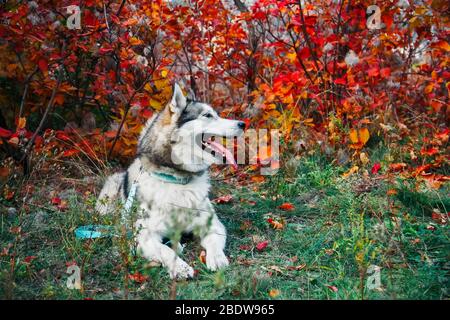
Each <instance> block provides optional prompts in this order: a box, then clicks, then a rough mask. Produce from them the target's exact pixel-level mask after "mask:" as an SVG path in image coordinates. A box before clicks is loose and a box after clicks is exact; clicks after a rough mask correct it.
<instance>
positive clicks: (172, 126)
mask: <svg viewBox="0 0 450 320" xmlns="http://www.w3.org/2000/svg"><path fill="white" fill-rule="evenodd" d="M243 126H244V124H243V123H242V122H240V121H236V120H227V119H223V118H220V117H219V116H218V115H217V113H216V112H214V110H213V109H212V108H211V107H210V106H209V105H207V104H205V103H201V102H197V101H195V100H193V101H190V100H188V99H186V98H185V96H184V95H183V93H182V91H181V89H180V87H179V86H178V85H175V86H174V90H173V96H172V99H171V101H170V102H169V103H168V105H167V106H166V107H165V109H164V110H163V111H162V112H160V113H159V114H156V115H154V116H153V117H152V118H151V119H149V120H148V122H147V124H146V125H145V127H144V129H143V130H142V132H141V135H140V138H139V143H138V150H137V157H136V159H135V160H134V161H133V163H132V164H131V165H130V167H129V168H128V169H127V170H126V171H125V172H122V173H116V174H114V175H112V176H110V177H109V178H108V179H107V181H106V182H105V185H104V187H103V189H102V191H101V192H100V195H99V199H98V201H97V211H99V212H100V213H104V214H106V213H108V212H110V211H111V210H112V207H113V205H114V202H116V201H117V200H121V201H125V200H126V198H127V196H128V194H129V192H130V188H131V185H132V184H136V186H137V189H136V197H135V199H136V201H137V202H138V203H139V209H140V210H139V212H140V215H139V218H138V220H137V222H136V223H137V228H138V230H140V231H139V233H138V236H137V242H138V249H139V251H140V252H141V253H142V255H143V256H144V257H145V258H147V259H149V260H153V261H157V262H160V263H162V265H164V266H165V267H167V269H168V271H169V274H170V276H171V277H172V278H174V277H175V278H188V277H192V276H193V274H194V270H193V269H192V268H191V267H190V266H189V265H188V264H187V263H186V262H185V261H183V260H182V259H181V258H180V257H178V255H177V253H176V252H175V251H174V250H172V248H170V247H168V246H167V245H164V244H163V243H162V239H163V238H164V237H166V236H170V234H171V232H173V231H174V230H178V231H180V230H181V231H183V232H194V231H195V233H196V234H198V235H199V237H200V239H201V245H202V246H203V247H204V248H205V250H206V265H207V267H208V268H209V269H210V270H217V269H219V268H222V267H225V266H227V265H228V259H227V257H226V256H225V254H224V248H225V240H226V231H225V227H224V226H223V224H222V223H221V222H220V221H219V219H218V218H217V215H216V214H215V212H214V208H213V206H212V204H211V202H210V200H209V198H208V192H209V189H210V182H209V175H208V171H207V170H208V167H209V166H210V165H211V164H212V163H215V162H218V159H217V158H216V157H215V156H213V155H212V154H211V153H208V152H205V150H204V149H205V148H204V147H203V148H201V147H200V148H193V147H194V146H193V143H195V142H193V140H192V139H190V137H191V136H192V133H193V132H194V131H196V132H201V133H202V134H201V139H203V136H204V134H209V135H215V136H220V137H230V136H237V135H240V134H241V133H242V130H243ZM202 144H203V145H208V143H206V144H205V142H204V140H202ZM192 149H194V150H195V151H194V152H193V154H191V153H190V152H186V150H192ZM212 149H213V148H212ZM193 158H194V159H193ZM193 160H194V161H193ZM155 172H156V173H159V174H161V173H162V174H166V175H169V176H171V177H175V178H177V179H181V180H182V181H188V183H185V184H182V183H172V182H170V181H166V180H164V179H160V178H159V177H157V176H155V175H154V173H155ZM183 179H184V180H183Z"/></svg>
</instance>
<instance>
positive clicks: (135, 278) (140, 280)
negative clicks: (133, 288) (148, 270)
mask: <svg viewBox="0 0 450 320" xmlns="http://www.w3.org/2000/svg"><path fill="white" fill-rule="evenodd" d="M128 279H130V280H132V281H134V282H136V283H143V282H145V281H147V279H148V276H144V275H143V274H141V273H139V272H135V273H132V274H129V275H128Z"/></svg>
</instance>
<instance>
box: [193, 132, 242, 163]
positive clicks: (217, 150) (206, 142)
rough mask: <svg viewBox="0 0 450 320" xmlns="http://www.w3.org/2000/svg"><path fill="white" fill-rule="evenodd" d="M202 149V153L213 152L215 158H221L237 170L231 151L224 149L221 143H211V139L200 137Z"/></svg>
mask: <svg viewBox="0 0 450 320" xmlns="http://www.w3.org/2000/svg"><path fill="white" fill-rule="evenodd" d="M202 149H203V150H204V151H213V152H214V155H215V156H222V157H223V158H225V159H226V163H228V164H231V165H232V166H233V167H234V168H235V169H237V167H238V166H237V163H236V161H235V160H234V156H233V154H232V153H231V151H230V150H228V149H227V148H225V147H224V146H223V145H222V144H221V143H219V142H216V141H213V140H212V137H206V136H205V135H203V136H202Z"/></svg>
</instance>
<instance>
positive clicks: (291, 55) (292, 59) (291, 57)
mask: <svg viewBox="0 0 450 320" xmlns="http://www.w3.org/2000/svg"><path fill="white" fill-rule="evenodd" d="M286 58H288V59H289V61H290V62H295V60H297V54H296V53H295V52H292V53H288V54H287V55H286Z"/></svg>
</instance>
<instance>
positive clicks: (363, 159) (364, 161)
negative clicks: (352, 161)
mask: <svg viewBox="0 0 450 320" xmlns="http://www.w3.org/2000/svg"><path fill="white" fill-rule="evenodd" d="M359 159H360V160H361V162H362V164H363V165H366V164H368V163H369V162H370V160H369V157H367V154H365V153H364V152H361V154H360V155H359Z"/></svg>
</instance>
